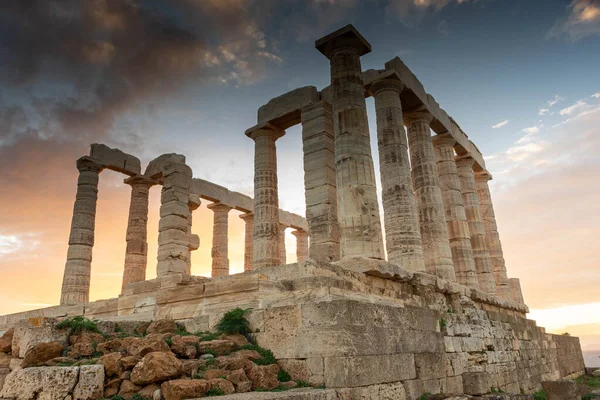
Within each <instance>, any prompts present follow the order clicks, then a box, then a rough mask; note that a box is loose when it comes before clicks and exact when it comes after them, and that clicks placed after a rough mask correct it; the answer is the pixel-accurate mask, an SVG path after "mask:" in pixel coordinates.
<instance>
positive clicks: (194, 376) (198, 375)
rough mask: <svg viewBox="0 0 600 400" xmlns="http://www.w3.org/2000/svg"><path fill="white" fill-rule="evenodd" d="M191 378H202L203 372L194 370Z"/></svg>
mask: <svg viewBox="0 0 600 400" xmlns="http://www.w3.org/2000/svg"><path fill="white" fill-rule="evenodd" d="M192 379H204V374H202V373H200V372H196V373H195V374H194V375H192Z"/></svg>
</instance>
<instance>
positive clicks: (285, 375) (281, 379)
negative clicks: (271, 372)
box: [277, 369, 292, 382]
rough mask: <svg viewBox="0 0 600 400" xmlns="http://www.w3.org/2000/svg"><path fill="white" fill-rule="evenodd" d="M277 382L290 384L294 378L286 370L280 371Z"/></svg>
mask: <svg viewBox="0 0 600 400" xmlns="http://www.w3.org/2000/svg"><path fill="white" fill-rule="evenodd" d="M277 380H278V381H279V382H289V381H291V380H292V377H291V376H290V374H288V373H287V372H285V371H284V370H282V369H280V370H279V372H278V373H277Z"/></svg>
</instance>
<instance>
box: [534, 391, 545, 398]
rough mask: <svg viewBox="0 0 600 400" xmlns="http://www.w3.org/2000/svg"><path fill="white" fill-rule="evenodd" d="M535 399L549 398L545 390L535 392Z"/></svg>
mask: <svg viewBox="0 0 600 400" xmlns="http://www.w3.org/2000/svg"><path fill="white" fill-rule="evenodd" d="M533 400H548V395H546V392H544V391H543V390H540V391H539V392H535V393H534V394H533Z"/></svg>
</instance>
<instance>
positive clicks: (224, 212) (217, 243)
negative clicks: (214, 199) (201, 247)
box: [208, 203, 231, 278]
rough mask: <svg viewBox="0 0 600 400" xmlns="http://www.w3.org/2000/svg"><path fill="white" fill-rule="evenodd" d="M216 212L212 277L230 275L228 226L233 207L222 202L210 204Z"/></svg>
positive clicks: (209, 206)
mask: <svg viewBox="0 0 600 400" xmlns="http://www.w3.org/2000/svg"><path fill="white" fill-rule="evenodd" d="M208 208H209V209H210V210H212V211H213V213H214V225H213V244H212V253H211V255H212V275H211V276H212V277H213V278H214V277H216V276H227V275H229V256H228V248H229V246H228V242H229V240H228V226H229V223H228V222H229V211H231V207H229V206H226V205H225V204H221V203H213V204H209V205H208Z"/></svg>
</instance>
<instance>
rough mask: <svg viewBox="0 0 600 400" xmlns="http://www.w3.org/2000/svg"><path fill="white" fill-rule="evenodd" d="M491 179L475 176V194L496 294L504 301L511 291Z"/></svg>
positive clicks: (486, 176) (484, 176)
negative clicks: (490, 261) (490, 185)
mask: <svg viewBox="0 0 600 400" xmlns="http://www.w3.org/2000/svg"><path fill="white" fill-rule="evenodd" d="M491 178H492V177H491V176H490V175H489V174H487V173H481V174H476V175H475V185H476V186H477V194H478V196H479V207H480V212H481V218H482V219H483V225H484V228H485V238H486V243H487V247H488V251H489V253H490V257H491V259H492V267H493V269H494V279H495V281H496V293H497V294H498V296H500V297H502V298H504V299H510V298H511V290H510V287H509V284H508V276H507V274H506V262H505V261H504V254H503V253H502V243H501V242H500V235H499V234H498V225H497V224H496V214H495V213H494V205H493V203H492V195H491V193H490V187H489V186H488V181H489V180H490V179H491Z"/></svg>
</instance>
